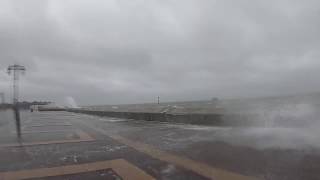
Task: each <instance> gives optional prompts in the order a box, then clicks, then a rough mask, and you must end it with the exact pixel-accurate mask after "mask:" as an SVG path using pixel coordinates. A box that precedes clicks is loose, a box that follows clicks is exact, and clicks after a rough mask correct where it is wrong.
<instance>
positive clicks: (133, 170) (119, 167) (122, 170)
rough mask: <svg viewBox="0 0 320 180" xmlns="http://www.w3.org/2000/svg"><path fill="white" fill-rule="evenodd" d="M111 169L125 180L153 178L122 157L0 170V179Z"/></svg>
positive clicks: (43, 176) (51, 175) (7, 179)
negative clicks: (47, 166) (62, 164)
mask: <svg viewBox="0 0 320 180" xmlns="http://www.w3.org/2000/svg"><path fill="white" fill-rule="evenodd" d="M110 168H111V169H112V170H113V171H115V172H116V173H117V174H118V175H119V176H121V178H122V179H125V180H154V178H153V177H152V176H150V175H148V174H147V173H145V172H144V171H142V170H141V169H139V168H137V167H136V166H134V165H132V164H130V163H129V162H128V161H126V160H124V159H116V160H110V161H101V162H94V163H87V164H77V165H67V166H59V167H52V168H40V169H31V170H21V171H11V172H0V179H1V180H18V179H31V178H45V177H54V176H63V175H71V174H78V173H87V172H94V171H98V170H104V169H110Z"/></svg>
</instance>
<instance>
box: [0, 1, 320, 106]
mask: <svg viewBox="0 0 320 180" xmlns="http://www.w3.org/2000/svg"><path fill="white" fill-rule="evenodd" d="M319 19H320V1H319V0H104V1H101V0H25V1H21V0H0V69H1V71H0V91H4V92H5V93H6V95H7V100H8V98H9V97H10V80H11V78H10V77H9V76H8V75H7V74H6V68H7V66H8V65H10V64H13V63H19V64H21V65H24V66H25V67H26V68H27V72H26V74H25V75H24V76H23V77H21V99H22V100H52V101H56V102H58V103H59V104H63V103H66V102H67V99H70V97H73V98H74V99H75V100H76V102H77V103H79V104H82V105H84V104H120V103H142V102H155V101H156V99H157V96H158V95H159V96H160V97H161V99H162V100H163V101H175V100H198V99H199V100H201V99H210V98H211V97H255V96H269V95H281V94H293V93H301V92H302V93H303V92H317V91H320V79H319V76H320V34H319V33H320V20H319Z"/></svg>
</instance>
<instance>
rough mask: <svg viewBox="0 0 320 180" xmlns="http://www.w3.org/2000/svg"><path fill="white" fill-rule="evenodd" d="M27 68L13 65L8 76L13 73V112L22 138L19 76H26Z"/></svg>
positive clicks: (18, 133)
mask: <svg viewBox="0 0 320 180" xmlns="http://www.w3.org/2000/svg"><path fill="white" fill-rule="evenodd" d="M25 71H26V68H25V67H24V66H21V65H17V64H14V65H11V66H9V67H8V74H9V75H10V74H11V73H13V110H14V115H15V119H16V129H17V135H18V137H19V138H20V137H21V126H20V113H19V75H20V73H21V74H24V73H25Z"/></svg>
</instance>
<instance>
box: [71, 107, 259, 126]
mask: <svg viewBox="0 0 320 180" xmlns="http://www.w3.org/2000/svg"><path fill="white" fill-rule="evenodd" d="M67 111H69V112H74V113H83V114H89V115H97V116H105V117H114V118H124V119H133V120H144V121H159V122H172V123H185V124H194V125H210V126H256V125H258V124H257V122H255V121H253V120H252V118H248V117H247V116H241V115H231V114H229V115H225V114H168V113H149V112H113V111H96V110H87V109H67Z"/></svg>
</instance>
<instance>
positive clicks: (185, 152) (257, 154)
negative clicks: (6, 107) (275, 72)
mask: <svg viewBox="0 0 320 180" xmlns="http://www.w3.org/2000/svg"><path fill="white" fill-rule="evenodd" d="M0 117H1V119H0V172H1V173H0V179H21V178H22V177H23V178H22V179H84V178H85V179H153V178H154V179H221V180H223V179H226V180H228V179H270V180H280V179H281V180H286V179H288V180H289V179H290V180H298V179H299V180H300V179H308V180H316V179H320V148H319V147H320V145H319V144H320V143H319V142H320V141H319V140H318V139H319V138H317V137H318V136H317V135H318V134H317V133H316V132H317V131H316V130H314V129H297V128H296V129H292V128H253V127H251V128H228V127H227V128H217V127H206V126H194V125H183V124H170V123H159V122H146V121H134V120H127V119H116V118H107V117H103V118H102V117H97V116H89V115H83V114H75V113H69V112H34V113H30V112H22V113H21V118H22V139H21V140H18V139H17V138H16V134H15V129H14V128H15V126H14V121H13V119H12V112H10V111H0ZM315 129H316V128H315ZM22 170H24V171H22ZM41 172H42V173H41ZM44 172H45V173H44Z"/></svg>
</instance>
